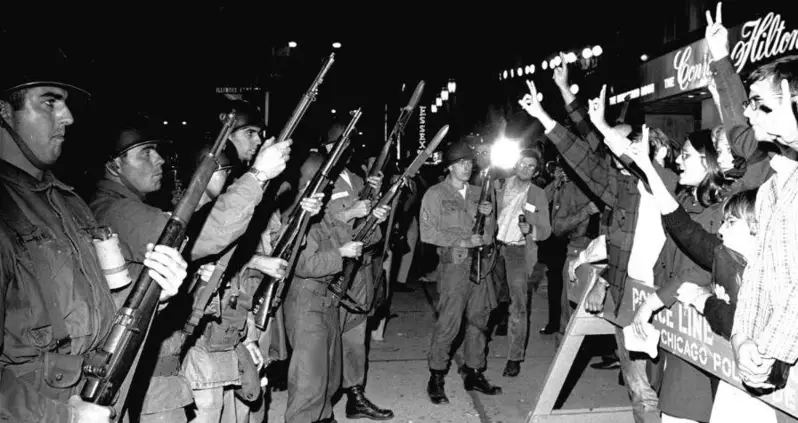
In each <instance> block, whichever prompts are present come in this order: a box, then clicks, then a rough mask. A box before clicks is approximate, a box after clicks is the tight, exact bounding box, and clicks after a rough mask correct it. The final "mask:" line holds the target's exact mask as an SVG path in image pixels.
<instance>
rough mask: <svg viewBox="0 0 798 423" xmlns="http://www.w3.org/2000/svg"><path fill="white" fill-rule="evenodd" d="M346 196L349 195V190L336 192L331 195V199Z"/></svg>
mask: <svg viewBox="0 0 798 423" xmlns="http://www.w3.org/2000/svg"><path fill="white" fill-rule="evenodd" d="M344 197H349V192H347V191H340V192H334V193H333V195H332V196H331V197H330V201H332V200H337V199H339V198H344Z"/></svg>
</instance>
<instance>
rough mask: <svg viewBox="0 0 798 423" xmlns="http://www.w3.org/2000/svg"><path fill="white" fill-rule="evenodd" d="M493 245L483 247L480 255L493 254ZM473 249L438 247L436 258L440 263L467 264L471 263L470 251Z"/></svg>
mask: <svg viewBox="0 0 798 423" xmlns="http://www.w3.org/2000/svg"><path fill="white" fill-rule="evenodd" d="M494 248H495V247H494V245H493V244H490V245H483V246H482V255H483V257H484V256H488V255H490V254H493V250H494ZM472 250H474V249H473V248H465V247H438V257H439V259H440V262H441V263H451V264H467V263H470V261H471V251H472Z"/></svg>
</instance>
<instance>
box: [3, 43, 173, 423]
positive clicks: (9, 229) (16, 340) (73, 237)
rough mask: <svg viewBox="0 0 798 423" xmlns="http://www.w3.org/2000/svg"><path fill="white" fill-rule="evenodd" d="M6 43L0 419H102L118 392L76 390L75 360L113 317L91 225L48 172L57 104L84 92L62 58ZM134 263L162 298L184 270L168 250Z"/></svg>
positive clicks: (58, 133)
mask: <svg viewBox="0 0 798 423" xmlns="http://www.w3.org/2000/svg"><path fill="white" fill-rule="evenodd" d="M15 44H19V43H17V42H11V41H7V40H6V42H5V43H4V53H5V54H7V55H8V57H9V58H13V62H11V63H7V64H6V66H5V67H6V69H4V70H12V71H13V72H15V74H5V76H4V77H3V78H1V79H0V325H1V326H2V328H3V333H2V336H0V404H1V405H0V420H2V421H14V422H30V421H36V422H57V423H72V422H108V421H110V419H111V417H112V416H113V415H115V414H116V413H118V412H119V410H120V404H122V403H124V398H125V396H126V395H127V393H126V392H125V391H126V389H124V388H123V389H122V390H120V396H119V399H118V400H117V403H116V404H115V405H114V407H115V408H113V409H112V408H110V407H105V406H99V405H96V404H92V403H88V402H84V401H82V400H81V399H80V397H79V396H78V395H77V393H78V392H77V391H78V387H79V386H80V380H81V371H82V365H83V358H82V357H83V356H84V355H85V354H86V353H87V352H89V351H92V350H94V349H96V348H98V347H99V346H101V344H102V342H103V340H104V339H105V337H106V335H107V334H108V331H109V329H110V328H111V323H112V322H113V320H114V312H115V307H114V299H113V298H112V296H111V291H110V288H109V286H108V283H107V282H106V280H105V278H104V276H103V272H102V269H101V267H100V264H99V262H98V258H97V257H98V255H97V252H96V251H95V249H94V247H93V245H92V233H93V232H94V230H96V229H100V227H99V224H98V223H97V221H96V220H95V219H94V216H93V215H92V213H91V210H90V209H89V207H88V206H87V205H86V203H85V202H84V201H83V200H82V199H81V198H80V197H78V195H77V194H76V193H75V191H74V189H73V188H72V187H69V186H67V185H65V184H64V183H63V182H61V181H59V180H58V179H57V178H56V177H55V176H54V175H53V172H52V167H53V165H54V164H55V163H56V161H57V160H58V158H59V157H60V156H61V148H62V145H63V143H64V141H65V136H66V133H67V128H68V127H69V126H70V125H71V124H72V123H73V121H74V118H73V116H72V112H71V110H70V108H69V106H68V103H67V102H68V101H70V100H71V99H72V98H73V97H74V96H81V95H83V96H88V93H87V92H86V91H84V90H82V89H80V88H78V87H76V86H75V85H72V84H71V83H69V79H68V73H66V72H65V68H64V67H63V66H62V65H63V64H64V62H63V61H62V60H61V59H63V55H62V54H60V53H58V54H53V55H49V54H48V51H47V49H46V48H38V47H37V48H36V49H33V48H30V46H29V45H27V44H26V45H25V50H24V51H21V52H13V51H11V50H10V49H11V48H13V47H14V45H15ZM53 53H55V52H53ZM75 142H79V141H77V140H76V141H75ZM141 262H142V263H141V264H142V265H143V266H146V267H148V268H150V269H151V275H152V276H153V279H154V280H155V282H156V283H157V284H159V285H160V286H161V288H162V289H163V292H164V294H163V295H162V297H161V299H162V300H164V301H165V300H167V299H168V298H170V297H171V296H172V295H174V294H175V293H176V292H177V289H178V287H179V286H180V284H181V282H182V280H183V277H184V276H185V268H186V263H185V261H184V260H183V259H182V258H181V257H180V254H179V253H178V252H177V250H175V249H174V248H169V247H165V246H163V245H159V246H157V247H155V249H154V250H150V251H149V252H147V253H146V255H145V254H142V257H141ZM45 363H47V365H45Z"/></svg>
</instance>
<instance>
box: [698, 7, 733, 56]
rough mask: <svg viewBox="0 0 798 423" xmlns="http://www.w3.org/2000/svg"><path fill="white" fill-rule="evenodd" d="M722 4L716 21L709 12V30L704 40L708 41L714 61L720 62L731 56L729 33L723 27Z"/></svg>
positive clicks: (716, 11) (717, 9)
mask: <svg viewBox="0 0 798 423" xmlns="http://www.w3.org/2000/svg"><path fill="white" fill-rule="evenodd" d="M721 4H722V3H721V2H718V6H717V8H716V9H715V19H714V20H713V19H712V13H711V12H710V11H709V10H707V29H706V32H705V35H704V38H706V40H707V46H708V47H709V52H710V53H711V54H712V60H713V61H718V60H720V59H723V58H724V57H726V56H728V55H729V31H728V30H727V29H726V27H725V26H723V17H722V14H721Z"/></svg>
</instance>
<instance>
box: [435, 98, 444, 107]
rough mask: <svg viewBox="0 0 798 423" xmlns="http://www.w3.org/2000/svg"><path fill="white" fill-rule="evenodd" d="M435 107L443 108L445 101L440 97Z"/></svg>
mask: <svg viewBox="0 0 798 423" xmlns="http://www.w3.org/2000/svg"><path fill="white" fill-rule="evenodd" d="M435 105H436V106H438V107H443V100H441V98H440V97H438V98H436V99H435Z"/></svg>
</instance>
